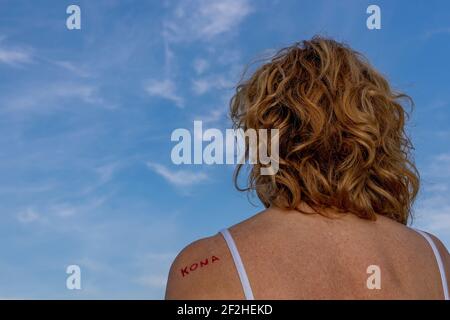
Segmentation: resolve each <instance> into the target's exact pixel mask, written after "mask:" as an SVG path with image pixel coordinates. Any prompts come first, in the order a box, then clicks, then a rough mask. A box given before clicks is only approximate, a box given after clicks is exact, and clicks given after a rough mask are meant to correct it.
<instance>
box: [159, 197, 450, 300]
mask: <svg viewBox="0 0 450 320" xmlns="http://www.w3.org/2000/svg"><path fill="white" fill-rule="evenodd" d="M300 209H302V210H304V211H311V208H310V207H308V206H307V205H305V204H302V205H301V206H300ZM330 212H331V211H330ZM229 230H230V232H231V234H232V236H233V238H234V240H235V242H236V246H237V248H238V250H239V253H240V255H241V258H242V261H243V263H244V267H245V269H246V271H247V274H248V277H249V281H250V284H251V286H252V289H253V294H254V296H255V299H443V297H444V296H443V289H442V284H441V278H440V273H439V270H438V265H437V262H436V259H435V256H434V254H433V251H432V249H431V247H430V245H429V244H428V242H427V241H426V240H425V238H424V237H423V236H421V235H420V234H418V233H417V232H415V231H414V230H412V229H410V228H408V227H406V226H404V225H402V224H401V223H398V222H396V221H394V220H391V219H389V218H386V217H383V216H378V218H377V220H376V221H369V220H364V219H360V218H358V217H356V216H355V215H353V214H340V215H339V218H326V217H324V216H322V215H319V214H303V213H299V212H298V211H286V210H281V209H277V208H268V209H266V210H264V211H262V212H260V213H258V214H256V215H254V216H252V217H250V218H249V219H247V220H245V221H243V222H240V223H238V224H236V225H234V226H232V227H231V228H229ZM433 240H434V241H435V242H436V245H437V246H438V249H439V251H440V253H441V256H442V258H443V260H444V265H445V269H446V274H447V275H448V276H447V278H449V279H450V255H449V253H448V251H447V250H446V249H445V247H444V246H443V244H442V243H441V242H440V241H439V240H438V239H437V238H436V237H433ZM206 259H207V260H206ZM200 261H202V263H201V264H200ZM370 265H377V266H379V267H380V271H381V289H368V288H367V279H368V278H369V277H370V275H371V273H370V274H368V273H367V268H368V267H369V266H370ZM191 266H192V269H194V270H193V271H191V270H190V267H191ZM449 286H450V282H449ZM244 298H245V297H244V293H243V291H242V286H241V283H240V281H239V277H238V273H237V270H236V267H235V265H234V262H233V259H232V257H231V254H230V252H229V249H228V247H227V245H226V243H225V240H224V239H223V237H222V235H220V234H216V235H214V236H212V237H208V238H204V239H201V240H198V241H195V242H193V243H192V244H190V245H188V246H187V247H186V248H185V249H183V250H182V251H181V252H180V254H179V255H178V256H177V258H176V259H175V261H174V262H173V264H172V267H171V269H170V273H169V279H168V283H167V288H166V299H244Z"/></svg>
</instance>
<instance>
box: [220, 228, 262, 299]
mask: <svg viewBox="0 0 450 320" xmlns="http://www.w3.org/2000/svg"><path fill="white" fill-rule="evenodd" d="M220 233H221V234H222V235H223V237H224V239H225V242H226V243H227V245H228V249H230V252H231V256H232V257H233V260H234V264H235V265H236V269H237V271H238V274H239V279H240V280H241V284H242V288H243V289H244V294H245V298H246V299H247V300H254V299H255V298H254V297H253V292H252V288H251V287H250V282H249V281H248V277H247V273H246V272H245V268H244V264H243V263H242V260H241V256H240V255H239V251H238V249H237V247H236V244H235V243H234V240H233V238H232V237H231V234H230V231H228V229H223V230H220Z"/></svg>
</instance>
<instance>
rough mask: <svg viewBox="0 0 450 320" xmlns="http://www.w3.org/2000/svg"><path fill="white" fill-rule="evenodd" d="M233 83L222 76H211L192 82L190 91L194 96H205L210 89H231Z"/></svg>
mask: <svg viewBox="0 0 450 320" xmlns="http://www.w3.org/2000/svg"><path fill="white" fill-rule="evenodd" d="M233 85H234V82H233V81H231V80H230V79H227V78H226V77H225V76H224V75H221V74H219V75H212V76H208V77H204V78H200V79H194V80H193V81H192V89H193V91H194V93H195V94H198V95H201V94H205V93H207V92H208V91H210V90H212V89H216V90H220V89H231V88H232V87H233Z"/></svg>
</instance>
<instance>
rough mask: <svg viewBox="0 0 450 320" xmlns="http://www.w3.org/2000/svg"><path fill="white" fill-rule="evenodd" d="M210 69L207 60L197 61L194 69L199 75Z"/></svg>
mask: <svg viewBox="0 0 450 320" xmlns="http://www.w3.org/2000/svg"><path fill="white" fill-rule="evenodd" d="M208 67H209V62H208V60H206V59H195V61H194V69H195V72H197V74H202V73H203V72H205V71H206V69H208Z"/></svg>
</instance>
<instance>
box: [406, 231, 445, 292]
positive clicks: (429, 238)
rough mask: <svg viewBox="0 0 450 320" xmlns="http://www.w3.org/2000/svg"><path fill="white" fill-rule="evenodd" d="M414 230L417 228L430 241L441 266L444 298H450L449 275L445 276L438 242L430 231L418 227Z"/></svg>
mask: <svg viewBox="0 0 450 320" xmlns="http://www.w3.org/2000/svg"><path fill="white" fill-rule="evenodd" d="M414 230H416V231H417V232H418V233H419V234H421V235H422V236H423V237H424V238H425V239H426V240H427V241H428V243H429V244H430V246H431V249H433V253H434V256H435V257H436V261H437V264H438V267H439V272H440V274H441V281H442V288H443V290H444V299H445V300H450V296H449V293H448V285H447V277H446V276H445V268H444V263H443V262H442V257H441V254H440V253H439V250H438V248H437V247H436V244H435V243H434V241H433V239H432V238H431V237H430V236H429V235H428V233H426V232H423V231H421V230H418V229H414Z"/></svg>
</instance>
